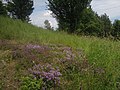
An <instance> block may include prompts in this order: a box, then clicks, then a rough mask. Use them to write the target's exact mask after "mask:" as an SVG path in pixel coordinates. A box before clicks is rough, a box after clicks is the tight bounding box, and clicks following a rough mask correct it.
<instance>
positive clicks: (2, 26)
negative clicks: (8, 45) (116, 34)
mask: <svg viewBox="0 0 120 90" xmlns="http://www.w3.org/2000/svg"><path fill="white" fill-rule="evenodd" d="M0 39H9V40H16V41H18V42H20V43H29V42H31V43H32V42H33V43H40V44H62V45H65V46H70V47H72V48H79V49H83V50H84V53H85V54H86V56H87V58H88V60H89V62H90V63H92V64H94V65H95V66H97V67H102V68H105V69H106V72H108V73H107V75H106V78H107V77H108V78H111V79H112V81H114V82H115V83H116V80H117V79H119V78H120V42H119V41H118V42H115V41H111V40H108V39H100V38H96V37H82V36H81V37H80V36H76V35H68V34H67V33H64V32H53V31H49V30H43V29H42V28H38V27H35V26H33V25H31V24H27V23H23V22H22V21H20V20H12V19H9V18H5V17H2V16H0ZM89 78H90V77H89ZM114 85H115V84H114ZM71 88H72V87H71ZM114 89H115V88H114ZM114 89H112V88H111V90H114ZM95 90H98V89H95ZM99 90H100V89H99ZM103 90H108V89H105V88H104V89H103Z"/></svg>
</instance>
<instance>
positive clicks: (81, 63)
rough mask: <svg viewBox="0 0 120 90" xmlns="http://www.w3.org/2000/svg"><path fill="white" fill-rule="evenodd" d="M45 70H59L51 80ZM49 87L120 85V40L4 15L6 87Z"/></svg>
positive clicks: (1, 65) (85, 89) (110, 88)
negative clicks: (47, 27) (53, 28)
mask: <svg viewBox="0 0 120 90" xmlns="http://www.w3.org/2000/svg"><path fill="white" fill-rule="evenodd" d="M42 67H43V69H41V68H42ZM56 67H57V68H56ZM50 68H52V69H50ZM58 68H59V70H58ZM46 69H48V70H47V71H46ZM49 69H50V70H49ZM51 70H53V72H49V71H51ZM36 71H37V72H36ZM43 71H44V72H46V73H47V72H49V74H50V75H51V74H52V75H53V74H54V73H55V72H58V73H59V74H58V75H56V74H55V75H56V76H55V75H54V78H50V77H49V79H50V80H47V79H48V78H47V77H45V76H44V75H43V73H42V72H43ZM38 72H39V73H38ZM41 73H42V74H41ZM47 74H48V73H47ZM33 75H34V76H35V77H36V79H37V80H36V79H33V77H32V76H33ZM48 76H49V75H48ZM41 77H42V80H41ZM30 82H33V83H32V84H31V83H30ZM35 83H36V84H35ZM34 84H35V85H34ZM27 87H29V89H26V88H27ZM33 87H34V88H33ZM30 88H32V89H30ZM43 88H44V89H47V90H49V89H50V90H119V89H120V42H115V41H111V40H108V39H100V38H96V37H83V36H81V37H80V36H76V35H68V34H67V33H64V32H53V31H49V30H43V29H42V28H38V27H35V26H33V25H31V24H27V23H23V22H21V21H19V20H12V19H9V18H7V17H2V16H0V90H16V89H18V90H19V89H20V90H39V89H41V90H43Z"/></svg>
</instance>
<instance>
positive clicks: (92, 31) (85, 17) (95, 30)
mask: <svg viewBox="0 0 120 90" xmlns="http://www.w3.org/2000/svg"><path fill="white" fill-rule="evenodd" d="M100 32H101V20H100V17H99V16H98V14H97V13H95V12H94V11H93V10H92V8H91V7H89V8H87V9H85V10H84V11H83V12H82V14H81V20H80V24H79V28H78V30H77V34H82V35H89V36H91V35H94V36H100Z"/></svg>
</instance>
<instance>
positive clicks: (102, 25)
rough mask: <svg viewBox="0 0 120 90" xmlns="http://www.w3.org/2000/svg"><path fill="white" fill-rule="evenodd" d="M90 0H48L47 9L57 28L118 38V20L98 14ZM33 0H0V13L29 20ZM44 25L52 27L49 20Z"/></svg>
mask: <svg viewBox="0 0 120 90" xmlns="http://www.w3.org/2000/svg"><path fill="white" fill-rule="evenodd" d="M91 1H92V0H48V3H47V5H48V10H51V11H52V15H53V17H54V18H56V20H57V22H58V30H59V31H65V32H68V33H75V34H78V35H85V36H97V37H102V38H104V37H107V38H108V37H110V38H113V39H115V40H119V39H120V20H115V21H114V22H113V23H112V22H111V21H110V18H109V16H108V15H107V14H103V15H101V16H99V15H98V14H97V13H96V12H94V11H93V10H92V8H91V5H90V3H91ZM33 10H34V8H33V0H7V1H6V3H4V4H3V2H2V1H0V15H6V16H9V17H11V18H14V19H21V20H22V21H26V22H29V21H30V18H29V16H30V15H31V14H32V12H33ZM44 23H45V27H46V28H48V29H51V30H52V29H53V27H51V26H50V23H49V21H47V20H46V21H45V22H44Z"/></svg>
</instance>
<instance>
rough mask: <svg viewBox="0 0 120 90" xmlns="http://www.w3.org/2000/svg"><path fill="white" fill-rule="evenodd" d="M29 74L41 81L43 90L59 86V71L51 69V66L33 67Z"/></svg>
mask: <svg viewBox="0 0 120 90" xmlns="http://www.w3.org/2000/svg"><path fill="white" fill-rule="evenodd" d="M29 71H30V73H31V74H32V75H33V76H34V78H36V79H42V80H43V82H44V87H43V88H44V89H50V88H53V87H56V86H57V85H59V84H60V76H62V74H61V73H60V70H59V69H58V68H53V67H52V65H50V64H46V65H40V64H39V65H35V66H34V67H33V68H32V69H29Z"/></svg>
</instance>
